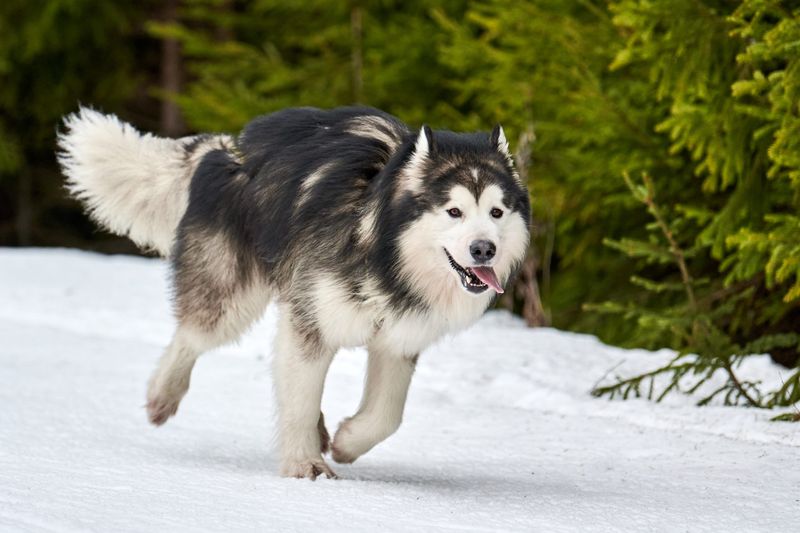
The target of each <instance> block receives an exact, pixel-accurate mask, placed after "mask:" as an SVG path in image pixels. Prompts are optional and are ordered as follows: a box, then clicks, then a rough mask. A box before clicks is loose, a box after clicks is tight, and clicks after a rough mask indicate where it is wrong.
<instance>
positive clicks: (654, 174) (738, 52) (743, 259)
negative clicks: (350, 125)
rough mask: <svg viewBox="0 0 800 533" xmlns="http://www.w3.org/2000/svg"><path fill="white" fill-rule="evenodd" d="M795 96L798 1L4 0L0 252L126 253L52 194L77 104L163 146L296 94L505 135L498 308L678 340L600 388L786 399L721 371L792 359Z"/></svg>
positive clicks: (790, 395) (654, 343) (299, 101)
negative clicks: (523, 253) (508, 276)
mask: <svg viewBox="0 0 800 533" xmlns="http://www.w3.org/2000/svg"><path fill="white" fill-rule="evenodd" d="M799 102H800V8H798V5H797V3H796V2H793V1H780V0H740V1H726V0H659V1H655V0H618V1H601V0H563V1H562V0H530V1H522V0H487V1H483V2H470V1H466V0H430V1H417V0H403V1H400V0H348V1H334V0H330V1H323V0H309V1H293V0H280V1H279V0H252V1H244V0H163V1H155V0H142V1H115V2H108V1H101V0H47V1H44V0H43V1H31V0H4V1H3V2H2V3H1V4H0V245H6V246H8V245H12V246H31V245H33V246H76V247H81V248H87V249H94V250H99V251H104V252H126V253H136V251H135V249H134V248H133V247H132V245H130V244H129V243H128V242H127V241H126V240H124V239H119V238H115V237H113V236H110V235H108V234H105V233H103V232H99V231H97V230H96V229H94V227H93V225H92V224H91V223H90V222H89V221H88V219H87V218H86V217H85V216H84V215H83V214H82V213H81V210H80V208H79V206H78V205H77V203H76V202H74V201H71V200H68V199H67V198H66V196H65V194H64V190H63V188H62V179H61V177H60V175H59V171H58V168H57V166H56V162H55V157H54V148H55V145H54V139H55V134H56V131H57V129H58V128H59V120H60V117H62V115H64V114H66V113H69V112H71V111H74V110H75V109H76V108H77V106H78V103H82V104H85V105H91V106H93V107H95V108H97V109H100V110H103V111H106V112H113V113H116V114H118V115H119V116H120V117H121V118H123V119H124V120H127V121H130V122H132V123H133V124H135V125H136V126H137V127H138V128H140V129H142V130H147V131H155V132H160V133H161V134H164V135H170V136H180V135H185V134H189V133H192V132H196V131H228V132H236V131H238V130H239V128H241V126H242V125H243V124H245V123H246V122H247V121H248V120H250V119H251V118H252V117H254V116H255V115H258V114H261V113H268V112H270V111H274V110H277V109H281V108H283V107H287V106H294V105H312V106H321V107H332V106H337V105H344V104H351V103H363V104H368V105H372V106H376V107H379V108H382V109H384V110H386V111H389V112H390V113H393V114H395V115H397V116H399V117H400V118H402V119H403V120H405V121H406V122H408V123H409V124H411V125H412V126H415V127H417V126H419V125H421V124H422V123H423V122H424V123H427V124H430V125H431V126H433V127H438V128H447V129H453V130H479V129H482V130H487V129H490V128H491V126H492V125H494V124H495V123H497V122H500V123H502V124H503V125H504V126H505V128H506V131H507V133H508V136H509V139H510V140H511V144H512V149H514V150H515V151H516V156H517V161H518V164H519V166H520V167H521V170H522V173H523V175H526V176H527V177H528V180H529V184H530V190H531V197H532V201H533V207H534V209H533V212H534V233H533V241H532V246H531V252H532V253H531V259H530V260H529V261H528V263H527V264H526V265H525V268H524V269H523V273H522V274H523V275H522V279H521V282H520V283H519V284H518V287H517V289H516V291H514V293H513V294H514V296H513V299H512V298H509V299H506V301H504V302H503V305H506V306H509V307H512V308H514V309H515V311H517V312H520V313H522V314H523V315H524V316H525V317H526V319H527V320H528V321H529V322H530V323H532V324H552V325H554V326H556V327H559V328H563V329H571V330H576V331H584V332H590V333H594V334H597V335H599V336H600V337H601V338H602V339H603V340H605V341H607V342H610V343H614V344H618V345H624V346H643V347H649V348H653V347H662V346H670V347H672V348H675V349H676V350H678V353H679V355H678V356H677V357H676V359H675V361H673V363H671V364H670V365H668V366H667V367H664V368H662V369H657V370H656V371H655V372H653V373H651V374H649V375H643V376H633V377H621V378H620V380H619V383H617V384H616V385H614V386H612V387H606V388H602V389H598V390H597V391H595V392H596V393H597V394H598V395H605V394H608V395H612V396H613V395H616V394H618V393H621V394H623V395H624V396H628V395H630V394H634V395H648V396H650V397H658V396H660V395H661V394H664V393H667V392H671V391H678V390H684V391H685V390H686V385H685V384H686V378H687V376H692V379H693V380H694V381H692V382H693V383H694V382H698V381H702V380H704V379H705V378H706V377H707V376H709V375H711V374H713V373H715V372H723V373H726V374H727V375H728V376H729V379H728V382H727V384H726V386H725V387H723V388H721V389H720V390H719V391H717V393H715V394H719V397H723V398H724V399H725V402H726V403H740V404H745V405H753V406H760V407H770V406H787V405H791V404H793V403H795V402H797V401H798V400H800V373H795V374H794V375H793V377H792V378H791V379H790V380H788V381H787V382H786V383H785V384H784V386H783V387H782V388H781V389H780V390H777V391H762V390H760V388H759V386H758V384H757V383H747V382H743V381H741V380H740V379H738V378H737V376H736V374H735V368H736V365H737V364H738V362H739V361H741V359H742V357H744V356H746V354H749V353H764V352H768V353H770V354H771V355H772V357H773V358H774V359H775V360H776V361H779V362H780V363H782V364H784V365H786V366H789V367H792V366H796V365H797V363H798V341H800V338H799V337H798V335H797V332H798V330H800V216H798V206H800V104H799ZM662 374H664V375H667V376H670V380H669V385H668V386H667V387H666V389H664V390H663V391H654V390H653V386H652V385H653V383H654V382H653V378H654V377H655V376H658V375H662ZM710 399H711V398H709V400H710ZM791 416H792V415H791V413H790V415H789V417H791ZM795 416H796V415H795Z"/></svg>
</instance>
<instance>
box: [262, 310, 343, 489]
mask: <svg viewBox="0 0 800 533" xmlns="http://www.w3.org/2000/svg"><path fill="white" fill-rule="evenodd" d="M286 307H287V308H283V309H281V314H280V321H279V324H278V335H277V338H276V341H275V348H276V350H275V356H274V360H273V379H274V382H275V392H276V394H277V400H278V425H279V433H280V435H279V446H280V456H281V465H280V473H281V475H282V476H284V477H298V478H310V479H316V478H317V476H319V475H321V474H325V476H327V477H329V478H333V477H336V474H335V473H334V472H333V470H331V469H330V467H329V466H328V465H327V464H326V463H325V461H324V460H323V459H322V455H321V450H322V449H324V448H326V447H327V443H322V442H320V435H321V434H322V433H323V432H322V430H321V429H320V428H319V424H320V423H321V415H320V402H321V400H322V389H323V387H324V385H325V375H326V374H327V372H328V367H329V366H330V363H331V359H332V358H333V354H334V350H333V349H332V348H329V347H327V346H324V345H323V344H322V342H320V341H316V340H314V339H313V338H312V339H310V338H309V336H308V335H301V334H299V332H298V331H297V330H296V329H295V327H294V326H293V324H292V318H291V314H290V310H289V309H288V306H286ZM312 337H313V336H312ZM326 433H327V432H326Z"/></svg>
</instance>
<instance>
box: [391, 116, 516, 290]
mask: <svg viewBox="0 0 800 533" xmlns="http://www.w3.org/2000/svg"><path fill="white" fill-rule="evenodd" d="M396 194H397V195H399V196H400V197H401V198H402V201H403V202H404V203H406V205H407V208H408V209H410V210H412V211H413V213H414V214H415V216H414V217H413V218H414V220H413V221H412V222H411V223H410V224H408V225H407V227H406V228H405V229H404V231H403V232H402V233H401V235H400V240H399V247H400V256H401V262H402V267H403V270H404V274H405V276H406V277H407V278H408V279H409V281H410V282H411V284H412V285H413V286H415V287H416V288H417V289H419V290H420V292H424V293H426V294H433V295H436V296H435V298H439V299H441V298H445V299H447V300H448V301H449V302H452V301H453V298H452V296H453V295H454V294H466V295H473V296H476V295H477V296H484V297H485V296H491V295H493V294H495V293H502V292H503V286H504V285H505V284H506V283H507V282H508V280H509V278H510V276H511V275H512V273H513V272H514V271H515V269H516V268H517V267H518V266H519V264H520V263H521V262H522V260H523V259H524V257H525V253H526V251H527V248H528V242H529V220H530V202H529V198H528V192H527V189H526V187H525V184H524V183H522V181H521V180H520V178H519V176H518V174H517V173H516V171H515V170H514V166H513V161H512V159H511V156H510V154H509V150H508V142H507V141H506V137H505V134H504V132H503V129H502V128H501V127H500V126H497V127H495V128H494V130H493V131H492V133H491V134H490V135H486V134H485V133H484V134H455V133H452V132H446V131H437V132H435V133H434V132H433V131H431V130H430V128H428V127H427V126H423V128H422V129H421V130H420V133H419V135H418V137H417V138H416V142H415V143H414V148H413V151H412V153H411V154H410V156H409V157H408V159H407V161H406V162H405V164H404V166H403V168H402V169H401V170H400V172H399V173H398V188H397V190H396Z"/></svg>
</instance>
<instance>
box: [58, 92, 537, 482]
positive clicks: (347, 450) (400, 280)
mask: <svg viewBox="0 0 800 533" xmlns="http://www.w3.org/2000/svg"><path fill="white" fill-rule="evenodd" d="M65 125H66V130H65V131H64V132H62V133H61V135H60V136H59V147H60V152H59V160H60V163H61V165H62V167H63V170H64V173H65V175H66V176H67V184H68V188H69V191H70V192H71V193H72V194H73V195H74V196H75V197H76V198H78V199H80V200H82V201H83V203H84V204H85V206H86V208H87V210H88V212H89V213H90V214H91V216H92V217H93V218H94V219H95V220H96V221H97V222H98V223H99V224H101V225H102V226H104V227H106V228H108V229H109V230H111V231H113V232H115V233H117V234H120V235H127V236H128V237H130V238H131V239H132V240H133V241H134V242H135V243H136V244H138V245H140V246H142V247H143V248H146V249H150V250H153V251H155V252H157V253H159V254H161V255H162V256H165V257H169V258H170V260H171V262H172V267H173V272H174V279H173V283H174V299H175V313H176V318H177V323H178V326H177V330H176V332H175V335H174V337H173V339H172V342H171V343H170V345H169V347H168V348H167V349H166V352H165V354H164V356H163V357H162V358H161V361H160V362H159V364H158V368H157V369H156V371H155V373H154V374H153V377H152V378H151V380H150V383H149V388H148V392H147V413H148V416H149V419H150V421H151V422H152V423H153V424H156V425H160V424H163V423H164V422H166V421H167V419H168V418H169V417H171V416H172V415H174V414H175V412H176V411H177V409H178V405H179V404H180V401H181V399H182V398H183V395H184V394H186V391H187V390H188V388H189V378H190V375H191V372H192V367H193V366H194V363H195V360H196V359H197V357H198V356H199V355H200V354H202V353H203V352H205V351H207V350H210V349H212V348H214V347H216V346H219V345H221V344H224V343H228V342H232V341H235V340H236V339H237V338H238V337H239V336H240V335H242V333H243V332H244V331H245V330H247V328H248V327H249V326H250V325H251V324H252V323H253V322H254V321H255V320H257V319H258V318H259V317H260V316H261V314H262V313H263V311H264V308H265V307H266V305H267V304H268V303H269V302H270V301H272V300H275V301H276V302H277V305H278V306H279V309H280V322H279V325H278V335H277V338H276V346H275V355H274V360H273V373H274V383H275V390H276V395H277V404H278V411H279V413H278V415H279V416H278V421H279V432H280V435H279V446H280V473H281V474H282V475H284V476H294V477H308V478H312V479H314V478H316V477H317V476H318V475H321V474H325V475H326V476H327V477H334V473H333V471H332V470H331V469H330V467H329V466H328V465H327V464H326V463H325V461H324V460H323V459H322V455H323V454H325V453H327V452H328V451H329V450H330V451H331V455H332V456H333V459H334V460H335V461H337V462H340V463H351V462H353V461H355V460H356V459H357V458H358V457H359V456H360V455H362V454H363V453H365V452H367V451H368V450H369V449H371V448H372V447H373V446H375V445H376V444H378V443H379V442H381V441H382V440H383V439H385V438H386V437H388V436H389V435H391V434H392V433H393V432H394V431H396V430H397V428H398V427H399V425H400V421H401V419H402V415H403V407H404V404H405V401H406V394H407V391H408V386H409V383H410V381H411V375H412V374H413V372H414V366H415V364H416V362H417V358H418V356H419V354H420V352H422V351H423V350H424V349H425V348H426V347H427V346H429V345H430V344H431V343H432V342H434V341H435V340H437V339H439V338H440V337H442V336H443V335H445V334H447V333H450V332H454V331H457V330H459V329H462V328H464V327H466V326H468V325H470V324H471V323H473V322H474V321H475V320H476V319H477V318H478V317H480V316H481V314H482V313H483V312H484V311H485V310H486V308H487V307H488V306H489V305H490V304H491V303H492V300H493V298H494V297H495V295H496V294H497V293H501V292H503V285H504V284H506V283H507V282H508V281H509V278H510V277H511V276H512V275H513V273H514V272H515V270H516V268H517V267H518V266H519V265H520V263H521V262H522V260H523V258H524V256H525V252H526V250H527V247H528V230H529V226H528V224H529V217H530V204H529V199H528V192H527V190H526V187H525V184H524V183H522V181H521V180H520V178H519V176H518V175H517V173H516V171H515V170H514V166H513V162H512V159H511V156H510V154H509V150H508V143H507V141H506V137H505V135H504V133H503V130H502V128H501V127H500V126H497V127H495V128H494V130H493V131H492V132H491V134H488V135H487V134H485V133H470V134H460V133H452V132H449V131H432V130H431V129H430V128H428V127H427V126H423V127H422V128H421V129H420V130H419V131H418V132H416V133H414V132H412V131H411V130H409V128H408V127H407V126H406V125H404V124H403V123H402V122H400V121H399V120H398V119H396V118H395V117H393V116H391V115H389V114H387V113H384V112H382V111H379V110H376V109H371V108H366V107H346V108H339V109H334V110H330V111H323V110H319V109H313V108H297V109H287V110H284V111H280V112H277V113H274V114H271V115H267V116H263V117H259V118H257V119H255V120H253V121H252V122H251V123H250V124H249V125H247V127H245V129H244V131H243V132H242V133H241V135H239V136H238V137H236V138H234V137H231V136H228V135H198V136H194V137H187V138H182V139H165V138H159V137H155V136H153V135H150V134H141V133H139V132H138V131H136V130H135V129H134V128H133V127H132V126H130V125H129V124H126V123H124V122H121V121H120V120H119V119H117V117H115V116H113V115H103V114H100V113H98V112H96V111H92V110H89V109H81V110H80V111H79V112H77V113H76V114H73V115H70V116H69V117H67V118H66V119H65ZM362 345H366V347H367V348H368V351H369V359H368V363H367V376H366V382H365V386H364V393H363V398H362V400H361V405H360V407H359V409H358V412H357V413H356V414H355V415H353V416H352V417H351V418H348V419H346V420H344V421H343V422H342V423H341V424H340V425H339V429H338V430H337V432H336V434H335V436H334V437H333V441H332V442H331V441H330V438H329V436H328V432H327V430H326V428H325V422H324V419H323V416H322V413H321V412H320V399H321V396H322V389H323V385H324V381H325V374H326V372H327V370H328V366H329V365H330V362H331V359H332V358H333V355H334V354H335V353H336V351H337V349H338V348H340V347H344V346H362Z"/></svg>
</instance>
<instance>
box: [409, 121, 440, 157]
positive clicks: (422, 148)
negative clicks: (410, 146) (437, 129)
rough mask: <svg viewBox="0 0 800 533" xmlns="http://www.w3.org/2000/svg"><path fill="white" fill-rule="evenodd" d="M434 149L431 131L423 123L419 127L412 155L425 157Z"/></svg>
mask: <svg viewBox="0 0 800 533" xmlns="http://www.w3.org/2000/svg"><path fill="white" fill-rule="evenodd" d="M435 149H436V146H435V145H434V144H433V131H431V129H430V128H429V127H428V126H427V125H426V124H423V126H422V127H421V128H420V129H419V135H418V136H417V142H416V143H415V144H414V156H415V157H420V158H421V157H426V156H428V155H429V154H430V153H431V152H433V151H434V150H435Z"/></svg>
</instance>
